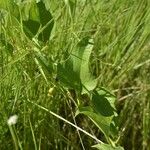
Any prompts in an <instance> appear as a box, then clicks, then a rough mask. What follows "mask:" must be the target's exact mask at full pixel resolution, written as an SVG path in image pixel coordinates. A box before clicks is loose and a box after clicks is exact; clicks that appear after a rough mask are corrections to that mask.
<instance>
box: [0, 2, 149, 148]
mask: <svg viewBox="0 0 150 150" xmlns="http://www.w3.org/2000/svg"><path fill="white" fill-rule="evenodd" d="M43 2H44V3H43ZM43 2H40V3H38V4H36V3H32V2H30V3H27V4H28V5H30V7H28V8H31V6H32V5H34V6H35V7H32V9H33V8H35V9H36V7H37V8H38V9H39V11H40V12H41V13H40V14H42V15H39V14H38V13H36V11H34V10H32V11H31V10H30V11H28V10H27V9H25V7H23V4H22V3H21V4H18V5H17V4H16V3H15V2H13V1H9V0H7V1H5V2H3V1H2V0H1V1H0V7H1V9H0V34H1V37H0V38H1V41H0V110H1V111H0V118H1V119H0V149H3V150H5V149H14V144H13V143H14V142H13V140H12V135H11V133H10V130H9V128H8V125H7V119H8V118H9V116H11V115H13V114H17V115H18V117H19V118H18V122H17V124H16V125H15V127H13V130H14V134H15V137H16V141H17V142H18V145H20V146H19V149H21V148H22V149H39V150H40V149H41V150H43V149H45V150H47V149H59V150H65V149H66V150H71V149H73V150H74V149H77V150H79V149H92V148H91V146H92V145H94V144H96V141H95V140H93V139H91V138H90V137H88V136H87V135H85V134H84V133H79V132H77V130H76V129H75V128H73V127H72V126H70V125H68V124H66V123H65V122H64V121H61V120H60V119H58V118H57V117H55V116H52V115H51V114H50V113H49V111H52V112H55V113H56V114H58V115H60V116H62V117H63V118H65V119H66V120H68V121H70V122H73V123H74V124H76V125H77V126H80V127H81V128H83V129H84V130H86V131H87V132H89V133H91V134H92V135H95V136H96V137H97V138H99V139H101V140H102V141H104V137H103V135H102V133H100V132H99V130H98V129H97V128H96V127H95V125H93V123H92V122H91V121H90V120H89V119H88V118H87V117H85V116H82V115H81V116H78V117H77V118H76V119H75V118H74V115H75V111H76V104H77V103H81V104H82V105H90V100H89V99H88V98H87V97H86V96H85V97H82V98H80V99H79V98H78V96H77V95H76V94H75V93H74V91H70V94H71V96H70V94H69V93H68V91H67V90H66V89H65V88H64V87H63V85H62V84H61V83H59V79H57V63H59V62H63V61H66V59H67V58H68V57H69V56H70V54H71V52H72V50H73V49H75V48H77V44H78V43H79V41H81V40H83V39H85V40H86V39H91V38H92V39H93V42H94V47H93V51H92V55H91V61H90V64H89V66H90V70H91V72H92V74H93V75H94V76H95V77H98V78H99V82H98V85H97V87H102V86H103V87H105V88H107V89H109V90H110V91H111V92H113V93H114V94H115V95H116V97H117V101H116V108H117V111H118V114H119V132H120V138H119V141H118V143H119V144H120V145H122V146H123V147H124V148H125V149H126V150H149V149H150V98H149V96H150V54H149V53H150V1H149V0H82V1H80V0H71V1H63V0H61V1H53V0H52V1H50V2H49V1H46V0H44V1H43ZM27 4H26V3H25V6H27ZM45 6H46V9H47V10H46V9H45ZM33 12H35V13H33ZM45 16H46V17H45ZM39 27H40V29H39ZM38 29H39V30H38ZM50 88H54V91H53V92H52V93H48V91H49V89H50Z"/></svg>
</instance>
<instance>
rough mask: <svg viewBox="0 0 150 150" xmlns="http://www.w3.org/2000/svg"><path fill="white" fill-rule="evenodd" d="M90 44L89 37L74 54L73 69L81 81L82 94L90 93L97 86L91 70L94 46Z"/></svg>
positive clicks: (79, 45) (84, 39)
mask: <svg viewBox="0 0 150 150" xmlns="http://www.w3.org/2000/svg"><path fill="white" fill-rule="evenodd" d="M91 40H92V39H91ZM90 42H91V41H89V37H85V38H83V39H82V40H81V41H80V42H79V43H78V45H77V47H76V49H75V50H74V51H73V52H72V59H73V68H74V71H75V72H77V74H78V75H79V77H80V79H81V83H82V94H85V93H88V92H89V91H91V90H93V89H94V88H95V87H96V85H97V79H94V77H93V76H92V74H91V72H90V70H89V62H90V55H91V52H92V49H93V44H92V43H90Z"/></svg>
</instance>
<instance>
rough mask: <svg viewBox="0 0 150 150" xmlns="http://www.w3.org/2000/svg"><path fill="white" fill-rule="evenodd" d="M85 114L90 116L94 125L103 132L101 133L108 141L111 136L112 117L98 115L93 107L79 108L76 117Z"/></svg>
mask: <svg viewBox="0 0 150 150" xmlns="http://www.w3.org/2000/svg"><path fill="white" fill-rule="evenodd" d="M78 114H84V115H86V116H88V117H89V118H90V119H91V120H92V121H93V123H94V124H95V125H96V126H97V127H98V128H99V129H100V130H101V132H102V133H103V134H104V135H105V137H106V139H107V138H108V137H109V135H110V123H111V121H112V117H105V116H102V115H101V114H97V113H96V112H94V110H93V109H92V108H91V107H82V108H79V109H78V110H77V112H76V115H78Z"/></svg>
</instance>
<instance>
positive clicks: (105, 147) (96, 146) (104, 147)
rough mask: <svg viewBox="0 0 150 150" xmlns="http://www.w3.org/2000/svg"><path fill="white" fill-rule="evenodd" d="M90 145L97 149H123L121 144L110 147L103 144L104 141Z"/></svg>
mask: <svg viewBox="0 0 150 150" xmlns="http://www.w3.org/2000/svg"><path fill="white" fill-rule="evenodd" d="M92 147H94V148H97V149H98V150H124V148H123V147H121V146H118V147H112V146H111V145H109V144H104V143H101V144H97V145H94V146H92Z"/></svg>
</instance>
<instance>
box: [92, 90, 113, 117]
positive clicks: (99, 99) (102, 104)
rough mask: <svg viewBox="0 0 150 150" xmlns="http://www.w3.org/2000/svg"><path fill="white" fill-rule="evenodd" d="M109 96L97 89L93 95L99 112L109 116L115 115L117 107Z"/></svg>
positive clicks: (94, 104) (93, 100) (95, 107)
mask: <svg viewBox="0 0 150 150" xmlns="http://www.w3.org/2000/svg"><path fill="white" fill-rule="evenodd" d="M107 96H108V95H107V93H105V94H102V93H101V91H99V92H98V91H96V90H95V91H94V94H93V95H92V104H93V106H94V110H95V111H96V112H97V113H99V114H101V115H103V116H106V117H109V116H113V115H114V112H115V108H114V107H112V105H111V102H110V101H109V99H108V97H107Z"/></svg>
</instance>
